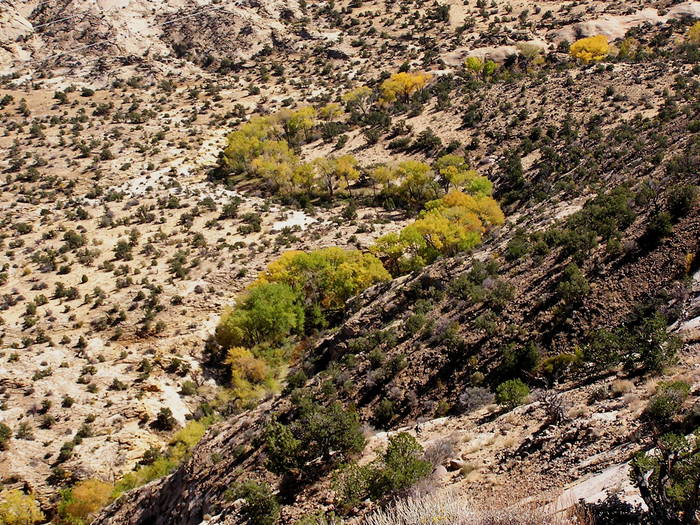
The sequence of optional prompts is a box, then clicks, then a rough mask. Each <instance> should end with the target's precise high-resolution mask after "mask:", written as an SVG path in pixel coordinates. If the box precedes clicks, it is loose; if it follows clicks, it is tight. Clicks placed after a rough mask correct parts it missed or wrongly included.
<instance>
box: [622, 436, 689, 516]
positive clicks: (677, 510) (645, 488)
mask: <svg viewBox="0 0 700 525" xmlns="http://www.w3.org/2000/svg"><path fill="white" fill-rule="evenodd" d="M699 436H700V434H699V432H698V431H697V430H696V431H695V432H694V433H693V434H692V435H691V436H690V437H686V436H681V435H677V434H664V435H663V436H661V437H660V438H658V439H657V442H656V447H655V448H654V449H653V450H652V451H651V452H640V453H639V454H637V455H636V456H635V458H634V459H633V460H632V462H631V472H630V477H631V478H632V482H633V483H634V485H635V486H636V487H637V488H638V489H639V492H640V494H641V496H642V498H643V499H644V502H645V503H646V505H647V507H648V508H649V514H650V515H651V518H652V519H651V522H652V523H660V524H664V525H672V524H676V523H694V522H696V517H697V513H698V511H700V493H699V492H698V490H697V487H698V484H699V483H700V437H699Z"/></svg>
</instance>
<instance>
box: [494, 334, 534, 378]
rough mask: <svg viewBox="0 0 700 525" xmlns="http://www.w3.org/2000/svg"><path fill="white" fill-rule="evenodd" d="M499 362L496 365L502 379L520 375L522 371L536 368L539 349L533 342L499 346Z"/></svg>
mask: <svg viewBox="0 0 700 525" xmlns="http://www.w3.org/2000/svg"><path fill="white" fill-rule="evenodd" d="M500 354H501V363H500V365H499V367H498V373H499V376H500V377H501V378H502V379H511V378H514V377H518V376H520V377H522V376H523V374H524V373H528V372H532V371H533V370H535V368H537V364H538V363H539V360H540V350H539V348H538V347H537V345H536V344H535V343H533V342H529V343H528V344H526V345H523V346H520V345H516V344H509V345H506V346H505V347H503V348H501V351H500Z"/></svg>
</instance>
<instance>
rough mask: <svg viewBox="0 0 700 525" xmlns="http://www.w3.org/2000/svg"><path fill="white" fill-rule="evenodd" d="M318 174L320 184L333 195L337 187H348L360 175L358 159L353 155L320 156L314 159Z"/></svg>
mask: <svg viewBox="0 0 700 525" xmlns="http://www.w3.org/2000/svg"><path fill="white" fill-rule="evenodd" d="M313 166H314V168H315V170H316V173H317V175H318V185H319V187H320V188H321V189H323V190H325V191H326V192H327V193H328V195H330V196H331V197H332V196H333V195H334V194H335V192H336V190H337V189H339V188H340V189H342V188H347V187H348V186H350V184H351V183H352V182H353V181H356V180H357V179H358V178H359V177H360V172H359V171H358V169H357V160H356V159H355V157H353V156H352V155H343V156H342V157H338V158H333V157H326V158H323V157H322V158H318V159H316V160H314V161H313Z"/></svg>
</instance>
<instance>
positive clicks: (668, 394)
mask: <svg viewBox="0 0 700 525" xmlns="http://www.w3.org/2000/svg"><path fill="white" fill-rule="evenodd" d="M688 394H690V385H689V384H688V383H686V382H685V381H668V382H662V383H659V385H658V387H657V388H656V393H655V394H654V396H653V397H652V398H651V400H650V401H649V404H648V405H647V407H646V409H645V413H646V415H647V416H648V417H649V418H650V419H651V420H652V421H654V422H655V423H657V424H659V425H666V424H668V423H669V422H670V421H671V420H672V419H673V417H674V416H676V415H677V414H678V413H679V412H680V410H681V407H682V406H683V403H684V402H685V400H686V399H687V398H688Z"/></svg>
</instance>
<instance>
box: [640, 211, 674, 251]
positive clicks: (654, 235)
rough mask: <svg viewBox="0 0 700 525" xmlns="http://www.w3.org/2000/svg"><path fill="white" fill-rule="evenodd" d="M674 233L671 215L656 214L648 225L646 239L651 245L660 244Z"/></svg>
mask: <svg viewBox="0 0 700 525" xmlns="http://www.w3.org/2000/svg"><path fill="white" fill-rule="evenodd" d="M672 232H673V221H672V220H671V214H670V213H668V212H666V211H660V212H657V213H654V214H653V215H652V216H651V218H650V219H649V222H648V223H647V229H646V239H647V241H648V242H650V243H651V244H655V243H657V242H659V241H660V240H661V239H662V238H664V237H668V236H669V235H671V233H672Z"/></svg>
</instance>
